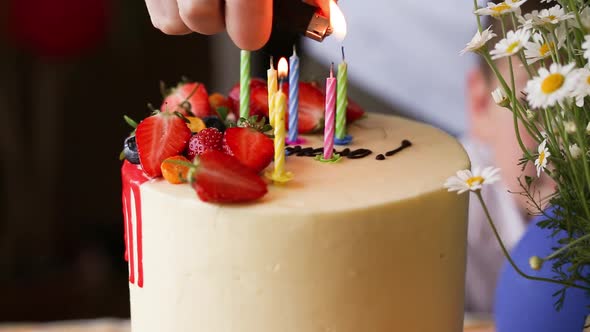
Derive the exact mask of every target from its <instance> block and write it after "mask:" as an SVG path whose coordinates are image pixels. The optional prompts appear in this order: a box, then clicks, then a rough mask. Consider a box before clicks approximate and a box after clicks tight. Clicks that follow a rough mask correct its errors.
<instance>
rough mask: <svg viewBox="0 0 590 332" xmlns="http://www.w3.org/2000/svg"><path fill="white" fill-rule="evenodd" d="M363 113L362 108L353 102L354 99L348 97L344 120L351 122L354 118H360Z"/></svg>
mask: <svg viewBox="0 0 590 332" xmlns="http://www.w3.org/2000/svg"><path fill="white" fill-rule="evenodd" d="M364 115H365V111H364V110H363V108H362V107H361V106H360V105H359V104H357V103H355V102H354V100H352V99H350V98H348V107H347V108H346V122H347V123H353V122H355V121H356V120H358V119H360V118H362V117H363V116H364Z"/></svg>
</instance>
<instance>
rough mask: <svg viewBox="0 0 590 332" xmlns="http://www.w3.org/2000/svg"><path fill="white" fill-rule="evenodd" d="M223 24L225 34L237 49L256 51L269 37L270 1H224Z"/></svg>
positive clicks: (270, 24) (270, 23) (270, 21)
mask: <svg viewBox="0 0 590 332" xmlns="http://www.w3.org/2000/svg"><path fill="white" fill-rule="evenodd" d="M277 1H284V0H277ZM225 23H226V28H227V33H228V34H229V36H230V37H231V39H232V40H233V42H234V43H235V44H236V45H237V46H238V47H239V48H241V49H244V50H257V49H259V48H261V47H262V46H264V44H266V42H267V41H268V38H269V37H270V32H271V28H272V0H226V2H225Z"/></svg>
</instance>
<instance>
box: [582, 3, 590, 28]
mask: <svg viewBox="0 0 590 332" xmlns="http://www.w3.org/2000/svg"><path fill="white" fill-rule="evenodd" d="M580 21H581V22H582V26H583V27H584V28H585V29H586V30H589V29H590V7H585V8H584V9H582V11H581V12H580Z"/></svg>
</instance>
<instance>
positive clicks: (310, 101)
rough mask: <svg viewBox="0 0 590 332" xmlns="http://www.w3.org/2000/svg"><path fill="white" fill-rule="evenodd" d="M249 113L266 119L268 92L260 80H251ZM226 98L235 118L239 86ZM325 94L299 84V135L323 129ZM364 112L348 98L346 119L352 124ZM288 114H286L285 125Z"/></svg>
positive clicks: (285, 88) (286, 86)
mask: <svg viewBox="0 0 590 332" xmlns="http://www.w3.org/2000/svg"><path fill="white" fill-rule="evenodd" d="M250 89H251V90H250V113H251V115H258V116H265V117H268V90H267V87H266V83H265V82H264V81H263V80H261V79H252V81H251V83H250ZM282 90H283V92H285V94H287V96H288V93H289V84H287V83H285V84H283V87H282ZM228 98H229V100H230V102H231V105H232V112H233V113H234V114H235V115H236V116H237V115H238V114H239V108H240V85H239V84H236V85H235V86H234V87H233V88H232V90H231V91H230V93H229V95H228ZM324 112H325V94H324V91H323V90H322V89H321V88H320V87H319V86H318V85H317V84H316V83H314V82H299V119H298V122H299V125H298V130H299V133H300V134H307V133H312V132H315V131H318V130H321V129H322V128H324ZM364 114H365V112H364V111H363V109H362V108H361V107H360V106H359V105H358V104H357V103H355V102H354V101H352V100H351V99H350V98H349V99H348V107H347V109H346V119H347V122H348V123H352V122H354V121H356V120H358V119H359V118H361V117H362V116H363V115H364ZM288 117H289V114H288V113H287V114H286V120H285V121H286V123H287V124H288V123H289V120H288Z"/></svg>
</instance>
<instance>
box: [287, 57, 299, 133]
mask: <svg viewBox="0 0 590 332" xmlns="http://www.w3.org/2000/svg"><path fill="white" fill-rule="evenodd" d="M298 109H299V57H298V56H297V52H295V46H293V55H291V57H290V58H289V138H288V141H289V142H290V143H296V142H297V141H298V139H297V133H298V125H299V116H298Z"/></svg>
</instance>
